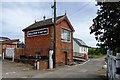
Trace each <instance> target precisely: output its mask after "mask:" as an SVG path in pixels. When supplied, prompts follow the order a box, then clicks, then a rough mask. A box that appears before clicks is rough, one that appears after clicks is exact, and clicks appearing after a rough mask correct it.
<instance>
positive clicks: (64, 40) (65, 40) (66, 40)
mask: <svg viewBox="0 0 120 80" xmlns="http://www.w3.org/2000/svg"><path fill="white" fill-rule="evenodd" d="M62 30H64V31H68V32H69V40H68V35H67V37H66V39H62V36H63V38H64V34H62ZM61 41H62V42H71V31H69V30H67V29H64V28H61Z"/></svg>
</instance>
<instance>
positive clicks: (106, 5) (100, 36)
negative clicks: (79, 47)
mask: <svg viewBox="0 0 120 80" xmlns="http://www.w3.org/2000/svg"><path fill="white" fill-rule="evenodd" d="M97 6H100V9H99V10H98V11H97V15H98V16H97V17H96V18H95V19H93V24H92V26H91V27H90V34H93V33H94V35H95V39H96V40H97V41H98V43H97V45H98V46H101V47H108V48H110V49H111V50H113V51H115V49H118V48H120V1H119V2H97Z"/></svg>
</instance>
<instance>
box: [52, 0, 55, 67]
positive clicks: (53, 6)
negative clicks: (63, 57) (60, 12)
mask: <svg viewBox="0 0 120 80" xmlns="http://www.w3.org/2000/svg"><path fill="white" fill-rule="evenodd" d="M52 8H54V26H53V31H54V40H53V68H55V67H56V0H54V6H52Z"/></svg>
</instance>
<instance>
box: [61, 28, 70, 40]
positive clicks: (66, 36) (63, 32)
mask: <svg viewBox="0 0 120 80" xmlns="http://www.w3.org/2000/svg"><path fill="white" fill-rule="evenodd" d="M70 34H71V33H70V31H68V30H65V29H61V40H63V41H70V38H71V35H70Z"/></svg>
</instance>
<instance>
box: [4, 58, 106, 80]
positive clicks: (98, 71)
mask: <svg viewBox="0 0 120 80" xmlns="http://www.w3.org/2000/svg"><path fill="white" fill-rule="evenodd" d="M103 64H104V57H102V58H99V59H90V61H87V62H85V63H83V64H79V65H73V66H64V67H60V68H59V67H57V68H56V69H54V70H45V71H44V70H43V71H41V70H33V69H32V67H31V66H30V65H23V64H20V63H13V62H11V61H3V65H2V66H3V67H2V70H3V73H2V75H3V78H99V79H101V80H103V78H104V76H105V70H104V69H102V66H103Z"/></svg>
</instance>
